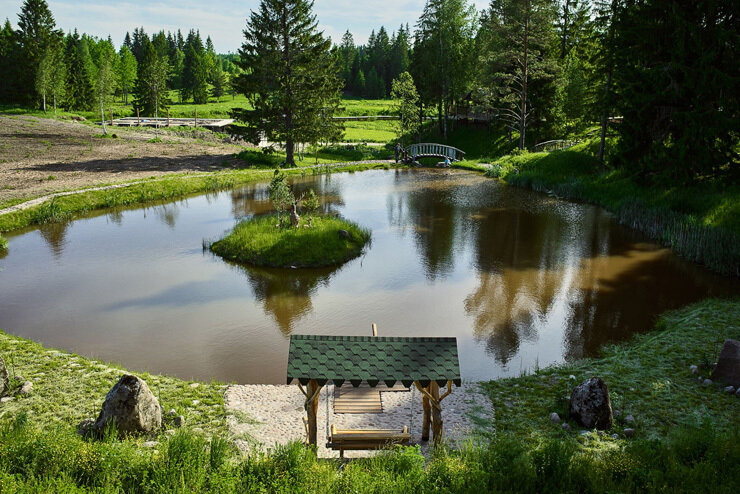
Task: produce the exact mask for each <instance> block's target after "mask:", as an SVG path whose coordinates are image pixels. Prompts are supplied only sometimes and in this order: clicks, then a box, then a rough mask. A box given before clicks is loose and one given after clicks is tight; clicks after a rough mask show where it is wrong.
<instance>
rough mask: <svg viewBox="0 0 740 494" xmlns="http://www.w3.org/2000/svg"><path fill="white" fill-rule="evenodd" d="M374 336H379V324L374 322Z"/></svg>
mask: <svg viewBox="0 0 740 494" xmlns="http://www.w3.org/2000/svg"><path fill="white" fill-rule="evenodd" d="M373 336H378V325H377V324H375V323H373Z"/></svg>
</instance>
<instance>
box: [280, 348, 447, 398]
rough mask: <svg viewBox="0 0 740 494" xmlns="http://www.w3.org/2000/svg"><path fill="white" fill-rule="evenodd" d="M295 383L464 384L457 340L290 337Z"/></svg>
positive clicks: (290, 365) (291, 373) (291, 371)
mask: <svg viewBox="0 0 740 494" xmlns="http://www.w3.org/2000/svg"><path fill="white" fill-rule="evenodd" d="M294 379H297V380H298V381H299V382H300V383H301V384H304V385H305V384H307V383H308V381H310V380H311V379H315V380H317V381H318V382H319V384H321V385H323V384H325V383H326V382H327V381H334V384H336V385H338V386H341V385H342V384H343V383H344V382H345V381H350V382H351V383H352V385H353V386H359V385H360V383H362V382H363V381H365V382H367V383H368V384H369V385H370V386H376V385H377V384H378V382H384V383H385V384H386V385H387V386H393V385H394V384H395V383H396V381H400V382H402V383H403V384H404V386H407V387H408V386H411V384H413V382H414V381H420V382H421V385H422V386H427V385H428V384H429V383H430V382H431V381H436V382H437V383H439V384H440V385H444V384H445V383H446V382H447V381H453V382H454V383H455V384H456V385H457V386H460V384H461V380H460V362H459V360H458V357H457V339H456V338H411V337H395V336H319V335H291V337H290V353H289V355H288V384H290V383H291V382H293V380H294Z"/></svg>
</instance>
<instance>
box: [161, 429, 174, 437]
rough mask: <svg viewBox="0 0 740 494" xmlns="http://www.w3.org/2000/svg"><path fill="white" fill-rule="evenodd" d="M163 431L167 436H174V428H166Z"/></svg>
mask: <svg viewBox="0 0 740 494" xmlns="http://www.w3.org/2000/svg"><path fill="white" fill-rule="evenodd" d="M164 433H165V434H167V435H168V436H174V435H175V429H167V430H166V431H164Z"/></svg>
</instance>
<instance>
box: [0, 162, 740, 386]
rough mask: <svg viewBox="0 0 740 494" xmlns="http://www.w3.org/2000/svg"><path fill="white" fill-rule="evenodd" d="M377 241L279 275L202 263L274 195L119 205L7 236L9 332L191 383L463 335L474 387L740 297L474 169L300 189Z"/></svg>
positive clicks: (661, 253) (4, 294) (601, 223)
mask: <svg viewBox="0 0 740 494" xmlns="http://www.w3.org/2000/svg"><path fill="white" fill-rule="evenodd" d="M309 187H310V188H314V189H315V190H316V192H317V194H320V195H321V196H322V198H323V208H324V209H325V210H326V211H334V212H338V213H340V214H342V215H343V216H345V217H347V218H349V219H352V220H354V221H356V222H358V223H360V224H362V225H364V226H366V227H368V228H370V229H372V234H373V239H372V245H371V246H370V247H369V249H368V250H367V252H366V254H365V255H363V256H362V257H360V258H357V259H355V260H353V261H350V262H349V263H347V264H345V265H344V266H342V267H340V268H338V269H325V270H290V269H288V270H269V269H254V268H250V267H243V266H238V265H234V264H229V263H226V262H224V261H223V260H222V259H220V258H218V257H215V256H213V255H212V254H210V253H209V252H203V249H202V242H203V239H212V240H213V239H217V238H219V237H220V236H221V235H222V234H223V233H224V232H225V231H227V230H229V229H230V228H231V227H232V226H233V225H234V224H235V222H236V221H237V219H240V218H244V217H248V216H251V215H255V214H264V213H266V212H268V211H269V208H270V206H269V201H268V198H267V193H266V190H265V184H255V185H248V186H244V187H239V188H236V189H234V190H231V191H225V192H221V193H218V194H210V195H201V196H197V197H191V198H188V199H186V200H182V201H178V202H173V203H168V204H164V205H159V206H153V207H151V206H150V207H147V208H139V209H130V210H117V211H106V212H103V213H97V215H95V216H91V217H88V218H83V219H78V220H76V221H73V222H70V223H68V224H64V225H45V226H43V227H41V228H35V229H29V230H27V231H25V232H21V233H18V234H16V235H11V236H9V242H10V250H9V253H8V254H7V255H6V256H5V257H4V258H2V259H0V328H2V329H4V330H5V331H8V332H10V333H13V334H17V335H20V336H24V337H27V338H31V339H33V340H36V341H39V342H41V343H43V344H45V345H48V346H52V347H56V348H61V349H64V350H68V351H72V352H76V353H80V354H83V355H86V356H91V357H95V358H100V359H103V360H106V361H113V362H118V363H120V364H122V365H123V366H124V367H126V368H128V369H131V370H134V371H136V370H148V371H151V372H156V373H166V374H170V375H175V376H178V377H181V378H186V379H190V378H193V379H200V380H210V379H217V380H220V381H226V382H232V381H233V382H239V383H273V384H276V383H283V382H284V381H285V374H286V365H287V357H288V337H289V335H290V334H298V333H300V334H332V335H370V333H371V330H370V326H371V323H373V322H374V323H377V324H378V328H379V333H380V334H381V335H384V336H456V337H457V339H458V348H459V353H460V365H461V371H462V376H463V379H464V380H483V379H490V378H496V377H500V376H511V375H519V374H520V373H521V372H523V371H526V370H532V369H533V368H534V367H535V366H537V365H539V366H545V365H548V364H552V363H556V362H562V361H564V360H570V359H574V358H578V357H582V356H592V355H595V354H597V352H598V349H599V347H600V346H601V345H602V344H604V343H608V342H615V341H620V340H624V339H626V338H628V337H629V336H630V335H632V334H633V333H635V332H644V331H648V330H650V329H651V328H652V326H653V325H654V323H655V319H656V315H657V314H659V313H661V312H663V311H664V310H666V309H670V308H674V307H679V306H681V305H684V304H687V303H690V302H693V301H697V300H700V299H702V298H704V297H707V296H714V295H726V294H729V293H738V291H739V290H738V284H737V282H735V281H733V280H730V279H726V278H722V277H718V276H715V275H713V274H711V273H709V272H707V271H706V270H704V269H702V268H700V267H698V266H696V265H693V264H690V263H687V262H685V261H683V260H681V259H679V258H677V257H676V256H674V255H673V254H671V253H670V252H669V251H668V250H666V249H662V248H659V247H657V246H656V245H654V244H652V243H650V242H648V241H646V240H645V238H644V237H643V236H642V235H640V234H638V233H636V232H634V231H631V230H629V229H626V228H623V227H621V226H620V225H619V224H617V222H616V221H615V220H614V219H613V218H612V216H611V215H610V214H609V213H607V212H605V211H603V210H602V209H600V208H596V207H593V206H589V205H583V204H576V203H571V202H566V201H561V200H558V199H555V198H551V197H548V196H547V195H544V194H537V193H534V192H530V191H526V190H522V189H516V188H512V187H508V186H506V185H502V184H500V183H498V182H496V181H494V180H488V179H484V178H482V177H481V176H480V175H478V174H472V173H468V172H461V171H440V170H428V169H422V170H378V171H368V172H362V173H354V174H352V173H349V174H334V175H324V176H316V177H313V176H312V177H304V178H297V179H296V180H295V181H294V189H295V190H296V192H300V191H305V190H307V189H308V188H309Z"/></svg>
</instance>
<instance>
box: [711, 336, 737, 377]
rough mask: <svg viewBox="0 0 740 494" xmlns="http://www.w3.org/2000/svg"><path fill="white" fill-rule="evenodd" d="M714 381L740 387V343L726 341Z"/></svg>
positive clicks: (713, 374)
mask: <svg viewBox="0 0 740 494" xmlns="http://www.w3.org/2000/svg"><path fill="white" fill-rule="evenodd" d="M712 379H714V380H715V381H722V382H724V383H726V384H729V385H732V386H735V387H736V388H737V387H740V341H737V340H725V344H724V345H722V351H721V352H719V359H718V360H717V367H715V368H714V372H712Z"/></svg>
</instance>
